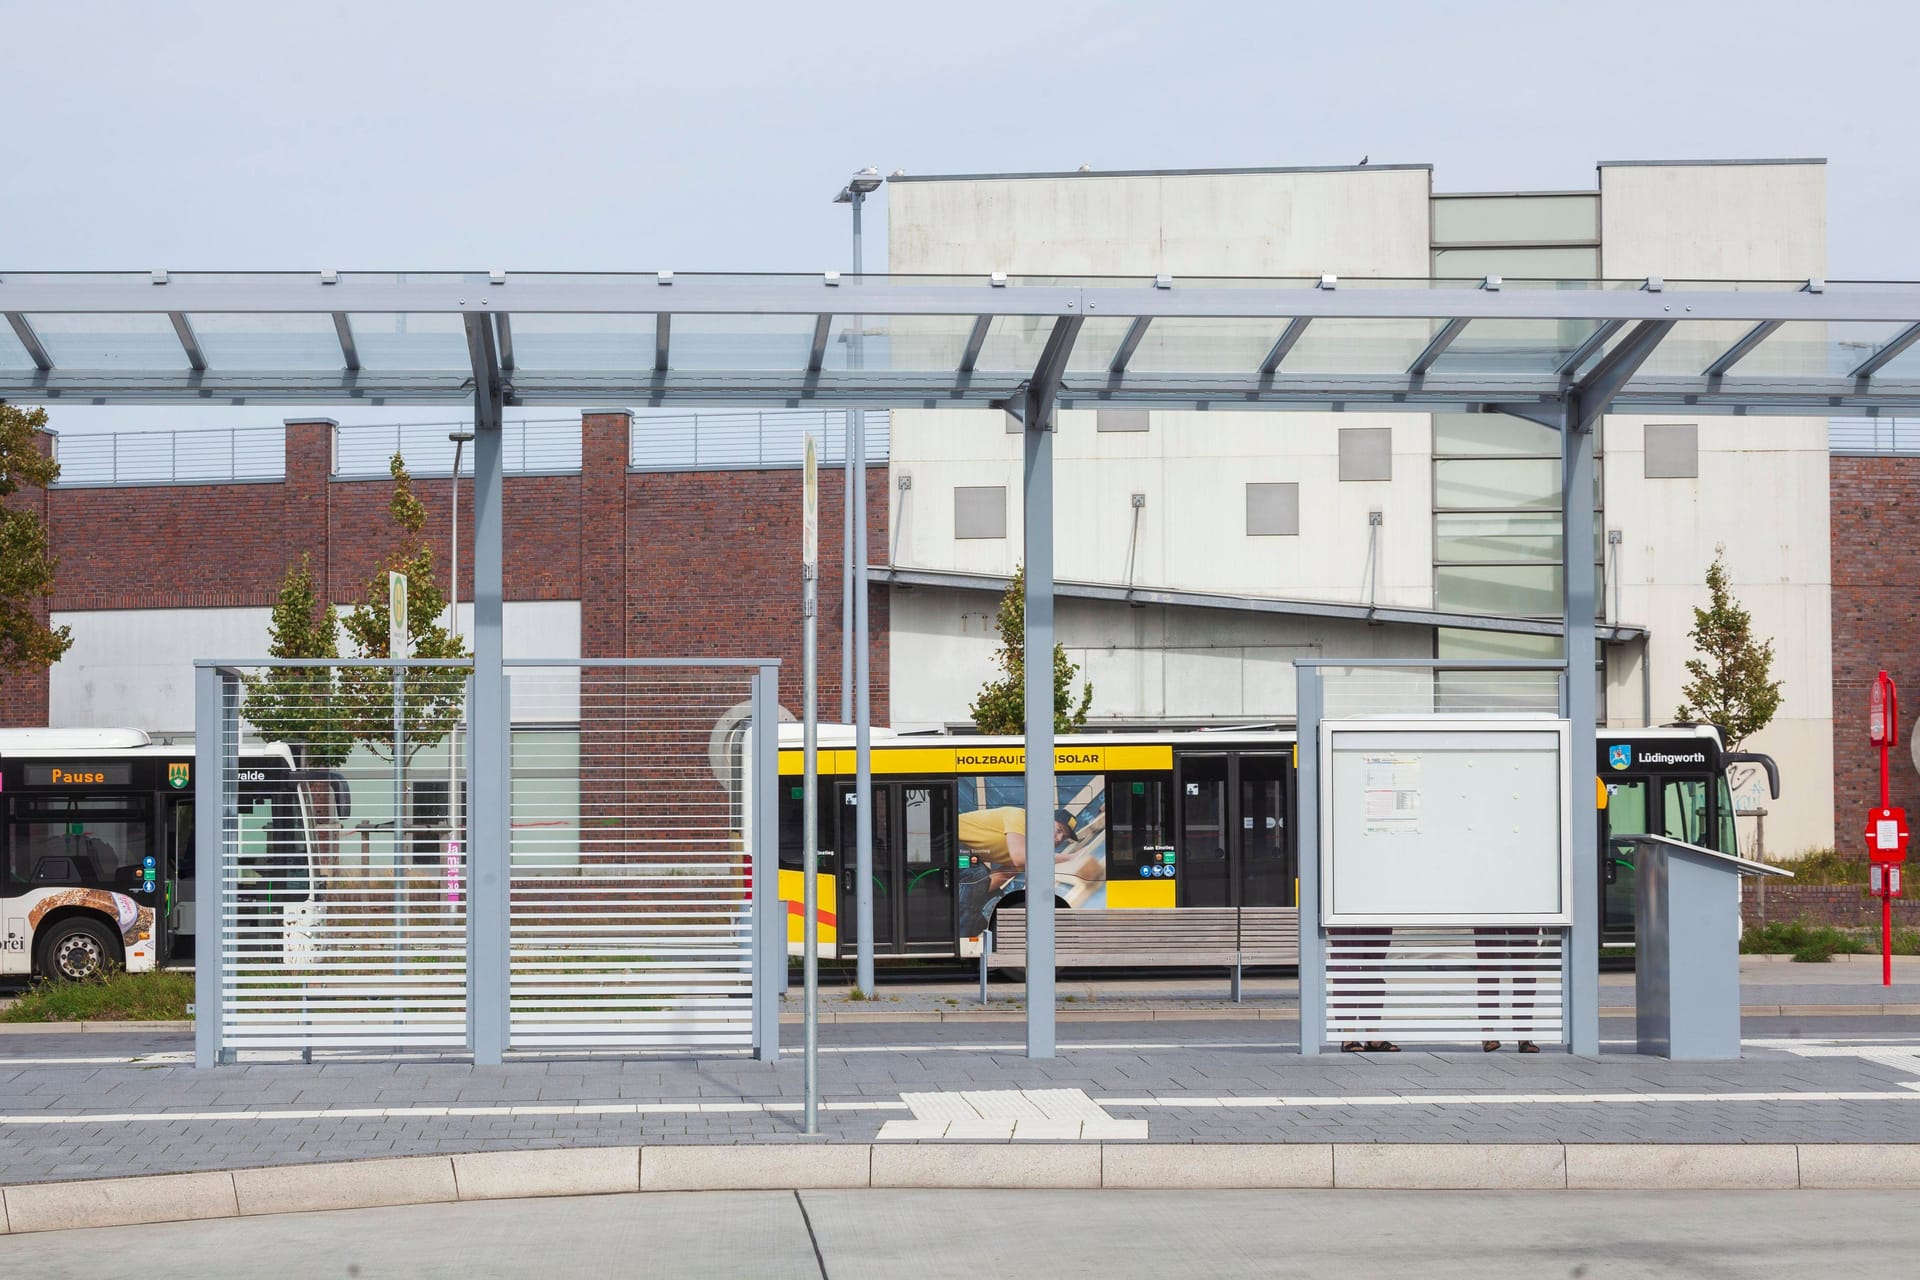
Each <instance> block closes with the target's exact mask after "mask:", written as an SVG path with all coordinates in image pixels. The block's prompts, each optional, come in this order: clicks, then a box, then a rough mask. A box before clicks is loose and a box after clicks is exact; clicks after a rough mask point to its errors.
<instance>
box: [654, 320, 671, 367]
mask: <svg viewBox="0 0 1920 1280" xmlns="http://www.w3.org/2000/svg"><path fill="white" fill-rule="evenodd" d="M672 345H673V316H672V314H671V313H669V312H666V311H662V312H661V313H660V314H659V315H657V316H655V317H654V318H653V371H654V372H655V373H665V372H666V371H667V352H668V351H669V350H670V349H671V348H672Z"/></svg>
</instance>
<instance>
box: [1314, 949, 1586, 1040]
mask: <svg viewBox="0 0 1920 1280" xmlns="http://www.w3.org/2000/svg"><path fill="white" fill-rule="evenodd" d="M1562 936H1563V934H1562V931H1561V930H1559V929H1534V928H1516V927H1510V926H1483V927H1480V928H1467V929H1443V928H1397V929H1386V928H1360V927H1353V928H1330V929H1328V930H1327V1019H1326V1022H1327V1027H1326V1038H1327V1039H1328V1040H1332V1041H1345V1040H1393V1041H1399V1042H1404V1043H1407V1044H1456V1043H1462V1042H1471V1041H1474V1040H1545V1041H1548V1042H1558V1041H1560V1040H1561V1039H1563V1038H1564V1013H1563V1011H1564V1009H1565V1008H1566V1005H1565V1002H1564V1000H1563V999H1562V992H1561V964H1560V945H1561V938H1562Z"/></svg>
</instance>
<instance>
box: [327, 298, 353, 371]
mask: <svg viewBox="0 0 1920 1280" xmlns="http://www.w3.org/2000/svg"><path fill="white" fill-rule="evenodd" d="M333 332H334V336H335V337H337V338H339V339H340V358H341V359H342V360H344V361H345V362H346V365H347V372H348V373H358V372H359V370H360V348H359V347H357V346H356V345H354V341H353V324H352V322H351V321H349V320H348V319H347V313H346V312H344V311H336V312H334V313H333Z"/></svg>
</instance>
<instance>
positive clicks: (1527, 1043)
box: [1520, 1040, 1540, 1053]
mask: <svg viewBox="0 0 1920 1280" xmlns="http://www.w3.org/2000/svg"><path fill="white" fill-rule="evenodd" d="M1520 1052H1522V1053H1538V1052H1540V1046H1539V1045H1537V1044H1535V1043H1534V1042H1533V1041H1531V1040H1522V1041H1521V1042H1520Z"/></svg>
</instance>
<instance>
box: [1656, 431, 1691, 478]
mask: <svg viewBox="0 0 1920 1280" xmlns="http://www.w3.org/2000/svg"><path fill="white" fill-rule="evenodd" d="M1646 433H1647V434H1646V455H1645V458H1646V478H1647V479H1649V480H1693V479H1697V478H1698V477H1699V475H1700V428H1699V427H1696V426H1691V425H1689V426H1684V427H1654V426H1649V427H1648V428H1647V429H1646Z"/></svg>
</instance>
